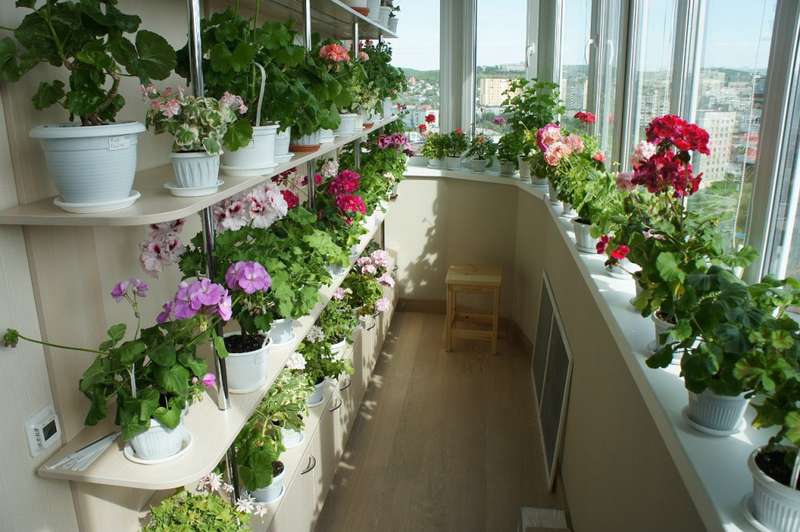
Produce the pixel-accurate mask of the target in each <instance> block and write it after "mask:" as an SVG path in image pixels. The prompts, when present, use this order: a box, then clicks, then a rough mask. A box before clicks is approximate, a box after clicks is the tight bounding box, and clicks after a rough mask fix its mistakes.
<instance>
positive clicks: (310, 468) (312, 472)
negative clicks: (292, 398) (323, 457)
mask: <svg viewBox="0 0 800 532" xmlns="http://www.w3.org/2000/svg"><path fill="white" fill-rule="evenodd" d="M300 464H301V466H300V468H299V469H298V470H297V472H296V473H295V476H294V478H293V479H292V480H291V482H289V483H288V484H287V485H286V493H285V494H284V496H283V500H282V501H281V502H280V506H279V507H278V512H277V513H276V514H275V517H274V518H273V520H272V526H271V527H270V532H310V531H311V530H312V529H313V526H314V519H315V516H316V507H317V504H316V501H317V498H318V494H319V492H320V479H319V472H320V442H319V431H317V432H315V433H314V436H313V437H312V438H311V440H310V441H309V443H308V448H307V449H306V452H305V453H304V454H303V457H302V458H301V459H300Z"/></svg>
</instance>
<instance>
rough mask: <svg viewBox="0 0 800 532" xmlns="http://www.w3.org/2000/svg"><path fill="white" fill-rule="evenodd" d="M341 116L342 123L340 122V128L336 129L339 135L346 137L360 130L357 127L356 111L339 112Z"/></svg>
mask: <svg viewBox="0 0 800 532" xmlns="http://www.w3.org/2000/svg"><path fill="white" fill-rule="evenodd" d="M339 118H340V119H341V123H340V124H339V129H337V130H336V134H337V135H338V136H340V137H344V136H347V135H352V134H353V133H357V132H358V129H356V121H357V119H358V115H357V114H356V113H339ZM362 126H363V124H362Z"/></svg>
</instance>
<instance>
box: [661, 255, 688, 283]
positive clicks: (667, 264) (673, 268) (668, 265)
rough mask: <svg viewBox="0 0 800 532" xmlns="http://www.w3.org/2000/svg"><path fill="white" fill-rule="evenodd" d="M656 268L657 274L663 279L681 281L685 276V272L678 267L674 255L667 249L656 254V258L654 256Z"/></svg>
mask: <svg viewBox="0 0 800 532" xmlns="http://www.w3.org/2000/svg"><path fill="white" fill-rule="evenodd" d="M656 269H658V273H659V275H661V277H662V278H663V279H664V280H665V281H678V282H683V280H684V279H685V278H686V273H684V272H683V271H682V270H681V269H680V266H679V265H678V261H677V260H676V259H675V255H673V254H672V253H670V252H668V251H664V252H661V253H659V254H658V258H656Z"/></svg>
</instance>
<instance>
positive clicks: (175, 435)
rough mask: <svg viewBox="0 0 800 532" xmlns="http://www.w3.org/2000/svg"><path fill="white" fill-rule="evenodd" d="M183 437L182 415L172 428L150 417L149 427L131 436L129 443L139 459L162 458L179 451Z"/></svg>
mask: <svg viewBox="0 0 800 532" xmlns="http://www.w3.org/2000/svg"><path fill="white" fill-rule="evenodd" d="M185 437H186V428H185V427H184V424H183V416H181V420H180V422H179V423H178V426H177V427H175V428H174V429H170V428H167V427H165V426H164V425H162V424H161V423H159V422H158V421H156V420H155V419H151V420H150V428H148V429H147V430H146V431H144V432H142V433H141V434H137V435H136V436H134V437H133V438H131V442H130V444H131V448H132V449H133V452H134V454H135V455H136V457H137V458H139V459H141V460H164V459H166V458H170V457H172V456H175V455H176V454H178V453H179V452H180V451H181V449H182V448H183V441H184V439H185Z"/></svg>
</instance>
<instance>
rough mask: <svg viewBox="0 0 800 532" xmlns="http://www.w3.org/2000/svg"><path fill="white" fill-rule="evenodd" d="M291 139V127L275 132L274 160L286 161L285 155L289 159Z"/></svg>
mask: <svg viewBox="0 0 800 532" xmlns="http://www.w3.org/2000/svg"><path fill="white" fill-rule="evenodd" d="M291 141H292V128H290V127H287V128H286V129H284V130H283V131H278V132H277V133H276V134H275V160H276V161H278V162H279V163H280V162H286V161H287V160H288V159H287V156H288V157H289V159H291V154H290V153H289V144H290V143H291Z"/></svg>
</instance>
